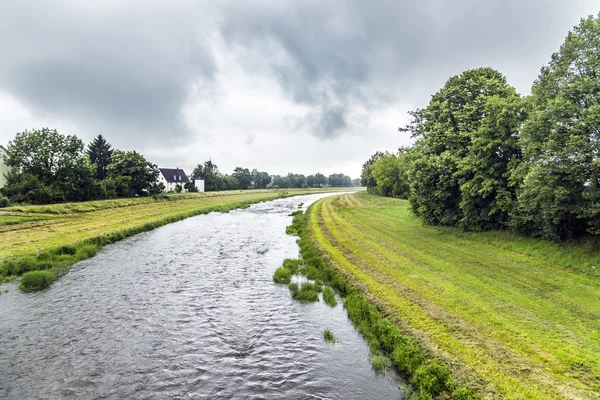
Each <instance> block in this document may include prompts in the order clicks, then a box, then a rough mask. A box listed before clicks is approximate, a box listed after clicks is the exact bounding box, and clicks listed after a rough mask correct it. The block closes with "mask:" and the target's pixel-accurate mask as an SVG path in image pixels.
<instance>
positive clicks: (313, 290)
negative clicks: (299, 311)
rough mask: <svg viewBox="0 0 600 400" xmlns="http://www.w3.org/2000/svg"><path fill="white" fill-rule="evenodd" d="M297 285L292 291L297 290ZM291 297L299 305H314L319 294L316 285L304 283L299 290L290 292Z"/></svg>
mask: <svg viewBox="0 0 600 400" xmlns="http://www.w3.org/2000/svg"><path fill="white" fill-rule="evenodd" d="M297 288H298V285H296V286H295V288H294V289H297ZM290 291H291V292H292V297H293V298H294V299H296V300H298V301H299V302H301V303H314V302H317V301H319V294H318V293H317V287H316V285H314V284H312V283H309V282H304V283H303V284H302V286H301V287H300V290H291V289H290Z"/></svg>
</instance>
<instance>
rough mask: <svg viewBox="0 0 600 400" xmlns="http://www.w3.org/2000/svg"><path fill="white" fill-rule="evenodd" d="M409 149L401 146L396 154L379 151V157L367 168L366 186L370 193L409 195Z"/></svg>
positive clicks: (402, 196) (406, 196)
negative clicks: (367, 185) (367, 183)
mask: <svg viewBox="0 0 600 400" xmlns="http://www.w3.org/2000/svg"><path fill="white" fill-rule="evenodd" d="M409 151H410V150H409V149H404V148H401V149H400V150H399V151H398V154H393V153H380V156H379V158H378V159H377V160H376V161H375V162H373V163H372V164H370V165H369V166H368V167H367V169H368V171H369V172H370V177H369V178H367V181H368V182H369V183H370V185H371V186H369V187H367V190H368V191H369V192H370V193H374V194H378V195H380V196H386V197H396V198H400V199H408V197H409V195H410V183H409V179H408V176H409V168H410V162H409V160H410V156H409V155H408V154H407V153H408V152H409Z"/></svg>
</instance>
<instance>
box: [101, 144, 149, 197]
mask: <svg viewBox="0 0 600 400" xmlns="http://www.w3.org/2000/svg"><path fill="white" fill-rule="evenodd" d="M107 169H108V177H109V179H112V180H113V181H115V182H119V181H120V182H123V180H122V179H121V178H122V177H126V178H129V180H128V185H127V186H128V187H127V189H128V190H127V192H126V193H121V195H126V196H133V195H136V194H138V195H141V194H144V193H145V192H149V191H150V190H151V189H152V187H153V185H154V184H155V183H156V181H157V180H158V176H159V170H158V167H157V166H156V165H155V164H152V163H150V162H148V161H146V159H145V158H144V157H143V156H142V155H141V154H139V153H138V152H136V151H120V150H114V151H113V153H112V161H111V163H110V164H109V165H108V168H107Z"/></svg>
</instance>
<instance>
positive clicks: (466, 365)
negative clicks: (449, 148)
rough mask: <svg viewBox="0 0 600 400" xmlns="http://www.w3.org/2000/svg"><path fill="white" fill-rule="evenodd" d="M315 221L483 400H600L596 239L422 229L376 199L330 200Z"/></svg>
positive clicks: (368, 289) (357, 280)
mask: <svg viewBox="0 0 600 400" xmlns="http://www.w3.org/2000/svg"><path fill="white" fill-rule="evenodd" d="M308 218H309V227H310V232H311V233H310V234H311V237H312V238H313V240H314V241H315V242H316V243H317V245H318V246H319V247H320V248H321V249H322V250H324V252H325V254H326V257H328V258H329V260H330V261H331V263H332V264H333V265H334V266H335V267H336V268H337V269H338V270H339V271H341V272H342V273H343V274H344V275H345V276H346V278H347V279H348V280H349V282H351V285H352V286H353V287H356V288H359V292H360V293H361V294H362V295H363V296H364V297H365V298H367V299H369V301H370V302H371V303H372V304H376V305H377V308H378V309H379V310H380V311H381V312H383V313H384V314H385V315H388V316H389V317H390V320H392V321H393V322H394V324H395V326H397V327H398V328H399V329H400V331H401V332H402V334H404V335H407V336H408V337H410V338H411V339H412V340H413V341H414V343H416V344H417V345H418V347H419V349H420V350H419V351H421V352H423V354H425V356H426V357H429V358H431V359H437V360H441V361H442V364H445V365H446V366H447V367H449V370H451V371H452V375H453V378H452V379H453V380H454V381H455V382H456V383H459V384H461V385H462V384H466V385H467V386H469V387H472V388H474V389H475V390H476V392H475V393H476V394H477V396H478V397H481V398H509V399H510V398H512V399H525V398H527V399H554V398H570V399H587V398H589V399H593V398H599V395H598V393H600V359H599V358H598V354H600V277H599V276H598V273H597V272H596V270H597V269H598V268H600V254H598V252H597V251H594V248H593V244H592V243H585V244H581V245H573V244H571V245H568V246H565V245H559V244H554V243H549V242H544V241H540V240H535V239H527V238H522V237H517V236H514V235H513V234H511V233H507V232H489V233H483V234H481V233H480V234H474V233H468V234H465V233H461V232H460V231H458V230H454V229H447V228H443V229H440V228H434V227H428V226H423V225H422V224H421V223H420V222H419V221H418V220H417V219H416V218H415V217H414V216H413V215H412V214H411V213H410V211H409V210H408V204H407V202H405V201H401V200H394V199H389V198H381V197H376V196H371V195H368V194H366V193H359V194H353V195H342V196H334V197H329V198H325V199H323V200H320V201H319V202H317V203H316V204H315V205H313V207H311V209H310V214H309V215H308ZM594 267H596V268H594ZM415 372H416V371H415Z"/></svg>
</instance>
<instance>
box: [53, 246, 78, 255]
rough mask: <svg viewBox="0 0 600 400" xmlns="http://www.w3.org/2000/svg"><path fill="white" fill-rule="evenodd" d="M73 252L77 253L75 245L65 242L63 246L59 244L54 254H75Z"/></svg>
mask: <svg viewBox="0 0 600 400" xmlns="http://www.w3.org/2000/svg"><path fill="white" fill-rule="evenodd" d="M75 253H77V246H75V245H73V244H66V245H64V246H60V247H59V248H58V249H57V250H56V254H58V255H61V254H69V255H75Z"/></svg>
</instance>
